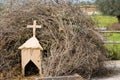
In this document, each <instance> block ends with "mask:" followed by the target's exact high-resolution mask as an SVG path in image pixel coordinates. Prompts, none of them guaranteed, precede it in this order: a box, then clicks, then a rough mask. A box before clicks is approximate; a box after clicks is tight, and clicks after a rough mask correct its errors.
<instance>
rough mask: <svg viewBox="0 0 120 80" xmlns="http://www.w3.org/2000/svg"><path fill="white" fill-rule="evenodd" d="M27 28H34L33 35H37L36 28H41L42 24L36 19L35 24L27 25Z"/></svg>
mask: <svg viewBox="0 0 120 80" xmlns="http://www.w3.org/2000/svg"><path fill="white" fill-rule="evenodd" d="M27 28H33V37H35V32H36V28H41V25H36V20H34V21H33V25H27Z"/></svg>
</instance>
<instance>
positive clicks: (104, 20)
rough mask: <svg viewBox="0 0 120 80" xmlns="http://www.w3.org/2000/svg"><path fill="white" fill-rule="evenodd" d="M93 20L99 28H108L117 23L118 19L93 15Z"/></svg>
mask: <svg viewBox="0 0 120 80" xmlns="http://www.w3.org/2000/svg"><path fill="white" fill-rule="evenodd" d="M92 19H93V20H94V21H95V22H96V26H97V27H106V26H109V25H111V24H113V23H115V22H117V18H116V17H111V16H104V15H93V16H92Z"/></svg>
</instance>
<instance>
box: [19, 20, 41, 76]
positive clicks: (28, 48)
mask: <svg viewBox="0 0 120 80" xmlns="http://www.w3.org/2000/svg"><path fill="white" fill-rule="evenodd" d="M27 28H33V37H31V38H30V39H28V40H27V41H26V42H25V43H24V44H23V45H22V46H20V47H19V49H21V63H22V74H23V75H32V74H35V73H36V74H40V75H42V66H41V58H42V55H41V51H42V50H43V48H42V47H41V45H40V44H39V41H38V39H37V38H36V37H35V31H36V28H41V26H39V25H36V20H34V22H33V25H28V26H27ZM30 68H31V69H30ZM33 68H34V70H33V71H31V70H32V69H33Z"/></svg>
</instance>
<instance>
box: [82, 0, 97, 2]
mask: <svg viewBox="0 0 120 80" xmlns="http://www.w3.org/2000/svg"><path fill="white" fill-rule="evenodd" d="M80 1H92V2H93V1H95V0H80Z"/></svg>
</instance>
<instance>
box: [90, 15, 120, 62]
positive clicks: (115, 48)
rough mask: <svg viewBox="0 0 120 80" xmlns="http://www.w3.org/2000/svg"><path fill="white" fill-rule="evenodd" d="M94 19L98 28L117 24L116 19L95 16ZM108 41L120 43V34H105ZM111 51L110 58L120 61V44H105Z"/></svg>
mask: <svg viewBox="0 0 120 80" xmlns="http://www.w3.org/2000/svg"><path fill="white" fill-rule="evenodd" d="M92 19H93V20H94V21H95V23H96V27H107V26H109V25H112V24H113V23H116V22H117V18H116V17H111V16H104V15H93V16H92ZM104 36H106V37H107V40H108V41H120V33H105V34H104ZM105 46H106V48H107V49H108V50H109V53H110V54H109V57H110V58H112V59H117V60H118V59H119V60H120V44H105Z"/></svg>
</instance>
